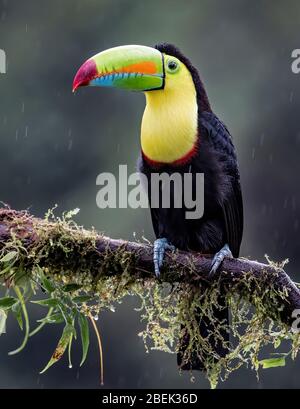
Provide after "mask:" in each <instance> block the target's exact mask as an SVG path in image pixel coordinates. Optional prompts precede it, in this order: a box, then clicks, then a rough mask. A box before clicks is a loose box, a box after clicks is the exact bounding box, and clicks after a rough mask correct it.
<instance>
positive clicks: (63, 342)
mask: <svg viewBox="0 0 300 409" xmlns="http://www.w3.org/2000/svg"><path fill="white" fill-rule="evenodd" d="M74 332H75V328H74V327H73V325H70V324H67V325H66V326H65V328H64V330H63V333H62V336H61V338H60V340H59V342H58V344H57V347H56V348H55V351H54V352H53V354H52V356H51V358H50V361H49V362H48V363H47V365H46V366H45V368H44V369H43V370H42V371H41V372H40V374H42V373H44V372H46V371H47V369H49V368H50V366H52V365H54V364H55V363H56V362H57V361H59V360H60V358H61V357H62V356H63V354H64V353H65V351H66V349H67V347H68V345H69V343H70V341H71V339H72V337H73V335H74Z"/></svg>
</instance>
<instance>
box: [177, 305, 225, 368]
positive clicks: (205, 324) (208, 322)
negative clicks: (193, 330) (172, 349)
mask: <svg viewBox="0 0 300 409" xmlns="http://www.w3.org/2000/svg"><path fill="white" fill-rule="evenodd" d="M196 315H197V317H196V319H197V321H198V322H199V335H200V337H201V339H202V340H203V342H202V343H201V344H202V347H201V345H200V346H199V345H195V346H194V347H192V349H191V346H190V339H191V334H190V333H189V330H188V328H186V327H182V334H183V335H182V338H181V340H180V343H179V352H178V354H177V364H178V366H179V367H180V369H182V370H200V371H206V370H207V369H208V367H209V366H210V365H211V364H212V363H214V362H217V361H218V360H219V359H220V358H222V357H225V356H226V355H227V353H228V352H229V349H228V346H229V332H228V324H229V310H228V307H227V306H226V303H225V300H224V298H223V297H220V298H219V300H218V307H212V315H210V317H208V316H203V314H201V312H199V313H198V312H197V313H196ZM212 317H213V318H212ZM196 339H197V338H196Z"/></svg>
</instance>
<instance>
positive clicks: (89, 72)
mask: <svg viewBox="0 0 300 409" xmlns="http://www.w3.org/2000/svg"><path fill="white" fill-rule="evenodd" d="M97 75H98V71H97V67H96V63H95V62H94V61H93V60H87V61H86V62H85V63H84V64H83V65H82V66H81V67H80V68H79V70H78V71H77V73H76V75H75V78H74V81H73V93H74V92H75V91H76V90H77V88H79V87H81V86H84V85H88V84H89V82H90V81H91V80H92V79H93V78H95V77H96V76H97Z"/></svg>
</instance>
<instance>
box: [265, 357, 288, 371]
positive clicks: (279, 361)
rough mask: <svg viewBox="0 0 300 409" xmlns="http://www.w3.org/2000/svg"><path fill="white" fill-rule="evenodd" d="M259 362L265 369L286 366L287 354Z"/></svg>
mask: <svg viewBox="0 0 300 409" xmlns="http://www.w3.org/2000/svg"><path fill="white" fill-rule="evenodd" d="M259 364H260V365H261V366H262V367H263V369H267V368H276V367H277V366H285V356H281V357H279V358H269V359H263V360H262V361H259Z"/></svg>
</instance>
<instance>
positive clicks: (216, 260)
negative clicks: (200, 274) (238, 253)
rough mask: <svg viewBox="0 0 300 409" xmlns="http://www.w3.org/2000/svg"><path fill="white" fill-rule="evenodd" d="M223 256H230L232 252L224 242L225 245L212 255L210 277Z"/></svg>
mask: <svg viewBox="0 0 300 409" xmlns="http://www.w3.org/2000/svg"><path fill="white" fill-rule="evenodd" d="M225 257H229V258H232V253H231V250H230V248H229V246H228V244H225V246H224V247H223V248H222V249H221V250H220V251H218V253H216V254H215V255H214V258H213V259H212V262H211V269H210V272H209V277H212V276H213V275H214V274H215V273H216V271H217V270H218V268H219V266H220V264H221V263H222V261H223V260H224V258H225Z"/></svg>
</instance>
